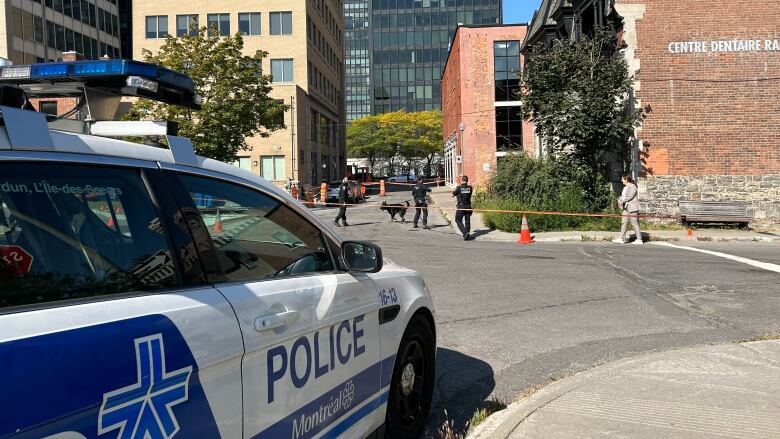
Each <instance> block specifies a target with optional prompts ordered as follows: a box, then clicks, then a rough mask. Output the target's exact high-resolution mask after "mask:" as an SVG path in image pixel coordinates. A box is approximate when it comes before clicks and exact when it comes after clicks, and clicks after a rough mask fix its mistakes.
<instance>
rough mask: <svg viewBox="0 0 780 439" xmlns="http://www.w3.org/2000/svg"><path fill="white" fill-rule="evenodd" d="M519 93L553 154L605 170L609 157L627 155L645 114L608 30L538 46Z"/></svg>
mask: <svg viewBox="0 0 780 439" xmlns="http://www.w3.org/2000/svg"><path fill="white" fill-rule="evenodd" d="M520 94H521V96H520V99H521V100H522V101H523V107H522V109H523V116H524V117H525V118H527V119H532V120H533V122H534V127H535V130H536V132H537V134H539V135H540V136H541V137H542V138H543V139H545V145H546V147H547V149H548V150H549V152H551V153H553V154H559V155H566V156H569V157H571V158H572V159H574V160H576V161H577V162H579V163H582V164H585V165H587V166H588V167H590V168H591V169H598V170H601V171H605V169H604V163H605V161H604V155H605V153H607V152H618V153H620V152H625V151H626V149H627V147H628V145H629V144H630V141H631V139H632V137H633V136H634V130H635V128H637V127H638V126H639V124H640V123H641V121H642V118H643V117H644V113H645V111H644V110H643V109H641V108H635V106H634V101H633V79H632V78H631V76H630V75H629V73H628V65H627V63H626V60H625V58H624V57H623V56H622V55H621V54H620V53H618V52H617V51H616V39H615V36H614V35H613V34H612V33H611V32H608V31H606V30H599V31H597V32H596V33H595V35H594V36H593V37H588V36H583V37H581V38H578V39H576V40H559V41H556V42H554V43H553V44H552V46H551V47H549V48H545V47H544V46H543V45H537V46H535V47H534V48H533V50H532V51H531V55H530V57H529V61H528V64H527V67H526V68H525V70H524V72H523V87H521V93H520Z"/></svg>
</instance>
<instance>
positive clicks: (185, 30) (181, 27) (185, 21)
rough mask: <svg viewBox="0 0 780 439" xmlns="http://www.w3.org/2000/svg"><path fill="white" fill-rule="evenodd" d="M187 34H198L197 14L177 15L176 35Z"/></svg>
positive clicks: (192, 35)
mask: <svg viewBox="0 0 780 439" xmlns="http://www.w3.org/2000/svg"><path fill="white" fill-rule="evenodd" d="M185 35H189V36H191V37H194V36H196V35H198V16H197V15H177V16H176V36H177V37H183V36H185Z"/></svg>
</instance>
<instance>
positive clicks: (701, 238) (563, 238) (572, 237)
mask: <svg viewBox="0 0 780 439" xmlns="http://www.w3.org/2000/svg"><path fill="white" fill-rule="evenodd" d="M430 199H431V205H432V206H435V207H436V208H437V209H438V211H439V213H440V214H441V216H442V217H443V218H444V219H445V220H446V221H447V222H448V223H449V226H450V229H451V230H452V231H453V233H455V234H458V235H460V233H458V230H457V229H455V228H454V224H455V221H454V218H452V217H451V216H450V215H451V211H449V210H445V209H443V206H442V204H440V203H438V202H436V198H435V197H433V196H431V197H430ZM452 207H454V204H453V205H452ZM476 215H477V214H475V217H472V221H471V224H472V226H474V225H478V224H479V225H480V226H481V225H482V220H481V217H478V216H476ZM482 228H483V227H480V229H482ZM712 232H715V233H712ZM645 233H647V234H648V235H649V236H650V240H651V241H672V242H680V243H686V242H689V243H693V242H763V243H773V242H777V243H780V234H779V235H775V234H771V235H767V234H762V233H760V232H744V233H745V234H737V235H720V236H719V235H718V234H717V231H709V233H708V231H702V230H697V231H695V232H694V236H693V237H692V238H689V237H687V236H685V232H683V231H675V232H664V231H652V230H650V231H646V232H645ZM532 234H533V230H532ZM491 235H492V236H491ZM549 235H553V236H549ZM617 236H618V232H583V231H570V232H550V233H536V234H533V237H534V240H535V241H536V242H538V243H544V242H586V241H594V242H606V241H611V240H612V239H613V238H615V237H617ZM477 241H487V242H515V241H517V234H514V233H508V232H501V231H495V230H493V231H490V232H489V233H487V234H482V235H480V236H479V237H478V238H477Z"/></svg>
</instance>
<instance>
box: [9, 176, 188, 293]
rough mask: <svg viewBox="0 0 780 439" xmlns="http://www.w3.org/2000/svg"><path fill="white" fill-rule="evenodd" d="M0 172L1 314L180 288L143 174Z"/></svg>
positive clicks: (163, 232)
mask: <svg viewBox="0 0 780 439" xmlns="http://www.w3.org/2000/svg"><path fill="white" fill-rule="evenodd" d="M0 166H2V174H1V175H2V179H1V180H0V229H2V230H3V231H4V233H1V234H0V308H2V307H8V306H15V305H25V304H34V303H43V302H54V301H59V300H67V299H77V298H83V297H93V296H101V295H106V294H116V293H123V292H129V291H139V290H159V289H163V288H169V287H173V286H176V285H178V284H179V276H178V274H177V271H176V268H175V266H174V263H173V259H172V253H171V249H170V248H169V247H168V239H167V238H166V234H165V231H164V230H163V229H162V228H161V227H160V218H159V216H158V213H157V209H156V208H155V205H154V203H153V201H152V199H151V197H150V195H149V192H148V191H147V189H146V185H145V184H144V182H143V180H142V178H141V175H140V173H139V172H138V171H135V170H129V169H116V168H94V167H85V166H69V165H61V164H57V165H46V164H30V163H25V164H4V165H0Z"/></svg>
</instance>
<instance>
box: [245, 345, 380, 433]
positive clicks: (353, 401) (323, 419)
mask: <svg viewBox="0 0 780 439" xmlns="http://www.w3.org/2000/svg"><path fill="white" fill-rule="evenodd" d="M394 361H395V355H393V356H392V357H388V358H386V359H384V360H382V361H379V362H377V363H374V364H373V365H371V366H369V367H368V368H366V369H364V370H362V371H361V372H360V373H358V374H357V375H354V376H352V377H351V378H349V379H347V380H346V381H344V382H343V383H341V384H339V385H337V386H336V387H334V388H332V389H331V390H329V391H327V392H325V393H324V394H322V395H321V396H319V397H318V398H316V399H314V400H312V401H311V402H309V403H308V404H306V405H305V406H303V407H301V408H300V409H298V410H296V411H294V412H292V413H290V414H289V415H287V416H285V417H284V418H282V419H280V420H279V421H277V422H276V423H274V424H273V425H271V426H270V427H268V428H267V429H265V430H263V431H262V432H260V433H259V434H257V435H255V436H254V439H275V438H294V439H308V438H311V437H314V436H316V435H317V434H319V433H320V432H322V431H324V430H325V429H326V428H328V427H329V426H330V425H331V424H333V423H334V422H336V421H338V420H339V419H340V418H342V417H343V416H344V415H345V414H347V413H349V411H350V410H352V409H353V408H354V407H356V406H358V405H360V404H362V403H363V402H365V401H367V400H368V399H370V398H371V397H372V396H373V395H376V393H377V391H378V390H379V389H381V388H382V387H384V386H382V387H380V383H381V382H383V381H385V376H386V375H392V365H393V363H394ZM387 367H390V371H387V370H386V368H387ZM388 382H389V379H388ZM302 390H303V391H306V389H302ZM384 398H385V400H386V399H387V395H385V396H384ZM381 400H382V396H379V397H378V398H377V399H375V400H374V401H372V402H371V403H369V404H368V405H366V407H368V406H371V404H374V407H373V408H371V409H366V407H361V409H360V410H357V411H356V412H355V413H362V411H363V410H364V409H365V410H368V411H367V412H365V413H362V414H361V415H360V416H359V417H357V418H356V419H354V420H353V421H352V422H353V423H354V422H357V421H358V420H360V418H363V417H365V416H366V415H367V414H369V413H371V412H372V411H374V410H376V408H378V407H379V406H381V404H382V403H381V402H379V401H381ZM353 416H354V414H353V415H351V416H349V417H348V418H347V419H352V418H353ZM346 422H347V420H344V421H342V423H340V424H339V425H341V424H344V423H346ZM350 425H351V424H349V425H346V427H345V428H349V426H350Z"/></svg>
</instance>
